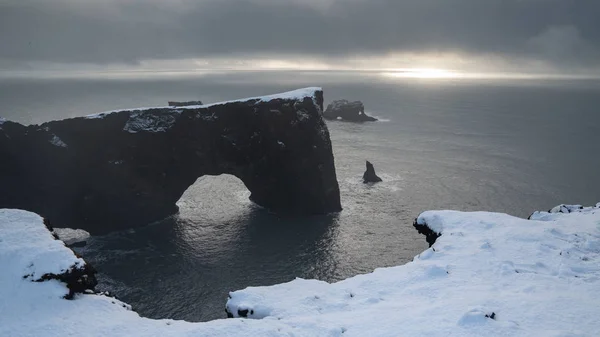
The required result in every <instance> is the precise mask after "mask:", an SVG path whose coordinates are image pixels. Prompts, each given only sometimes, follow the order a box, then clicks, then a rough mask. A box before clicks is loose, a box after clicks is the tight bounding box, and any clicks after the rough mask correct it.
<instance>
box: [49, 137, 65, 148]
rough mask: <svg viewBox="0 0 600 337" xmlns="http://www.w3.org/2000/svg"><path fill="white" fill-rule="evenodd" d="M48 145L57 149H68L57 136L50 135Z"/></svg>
mask: <svg viewBox="0 0 600 337" xmlns="http://www.w3.org/2000/svg"><path fill="white" fill-rule="evenodd" d="M50 144H52V145H54V146H58V147H68V146H67V144H65V142H63V141H62V140H61V139H60V138H58V136H57V135H52V138H51V139H50Z"/></svg>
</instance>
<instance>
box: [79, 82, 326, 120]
mask: <svg viewBox="0 0 600 337" xmlns="http://www.w3.org/2000/svg"><path fill="white" fill-rule="evenodd" d="M316 91H323V88H320V87H308V88H302V89H297V90H292V91H288V92H283V93H279V94H273V95H267V96H257V97H248V98H241V99H236V100H230V101H223V102H216V103H210V104H204V105H188V106H181V107H177V108H178V109H201V108H209V107H212V106H215V105H224V104H228V103H244V102H250V101H256V102H255V103H260V102H270V101H272V100H276V99H281V100H299V101H302V100H304V99H305V98H311V99H312V101H313V104H314V105H315V107H316V108H317V110H318V111H320V109H321V108H320V107H319V105H318V104H317V101H316V98H315V92H316ZM172 108H173V107H149V108H136V109H118V110H111V111H104V112H100V113H95V114H91V115H87V116H85V118H88V119H101V118H105V117H106V116H108V115H110V114H113V113H117V112H121V111H132V112H143V111H145V110H152V109H172ZM320 112H321V111H320ZM321 113H322V112H321Z"/></svg>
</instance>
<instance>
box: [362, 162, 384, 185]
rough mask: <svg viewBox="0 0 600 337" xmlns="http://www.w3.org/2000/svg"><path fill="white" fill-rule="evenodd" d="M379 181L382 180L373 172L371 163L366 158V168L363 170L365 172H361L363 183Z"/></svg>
mask: <svg viewBox="0 0 600 337" xmlns="http://www.w3.org/2000/svg"><path fill="white" fill-rule="evenodd" d="M380 181H382V180H381V178H379V177H378V176H377V174H375V168H374V167H373V164H371V162H369V161H368V160H367V170H366V171H365V174H363V183H365V184H366V183H378V182H380Z"/></svg>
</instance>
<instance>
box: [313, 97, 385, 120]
mask: <svg viewBox="0 0 600 337" xmlns="http://www.w3.org/2000/svg"><path fill="white" fill-rule="evenodd" d="M323 117H325V119H333V120H335V119H341V120H344V121H350V122H374V121H376V120H377V118H375V117H371V116H367V114H365V105H364V104H363V103H362V102H361V101H354V102H349V101H348V100H345V99H340V100H336V101H333V102H331V103H330V104H329V105H328V106H327V109H325V112H324V113H323Z"/></svg>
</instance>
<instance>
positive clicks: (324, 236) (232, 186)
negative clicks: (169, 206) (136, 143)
mask: <svg viewBox="0 0 600 337" xmlns="http://www.w3.org/2000/svg"><path fill="white" fill-rule="evenodd" d="M244 189H245V186H244V185H243V183H242V182H241V181H239V180H238V179H237V178H235V177H232V176H227V175H223V176H220V177H204V178H201V179H200V180H199V181H198V182H197V183H196V184H194V185H193V186H192V187H191V188H190V189H189V190H188V191H187V192H186V194H185V195H184V197H183V198H182V201H181V202H180V214H178V215H177V216H173V217H170V218H168V219H165V220H164V221H161V222H159V223H155V224H152V225H150V226H146V227H142V228H137V229H132V230H126V231H122V232H117V233H111V234H109V235H105V236H101V237H94V238H93V239H92V240H91V241H90V242H89V244H88V246H86V247H84V248H81V249H79V252H80V253H81V254H82V255H84V256H85V257H86V259H88V260H89V261H92V263H94V265H95V266H96V267H97V269H98V270H99V271H100V273H101V275H100V283H101V286H100V289H107V290H111V291H113V292H115V293H117V294H118V295H119V296H120V297H121V298H122V299H124V300H126V301H128V302H130V303H132V304H134V307H135V309H136V310H137V311H139V312H140V313H141V314H143V315H145V316H149V317H174V318H178V319H188V320H193V321H197V320H208V319H214V318H221V317H224V311H223V307H224V303H225V300H226V298H227V293H228V292H229V291H231V290H235V289H239V288H244V287H246V286H249V285H266V284H275V283H280V282H286V281H290V280H292V279H294V278H295V277H296V276H302V277H307V278H308V277H310V278H319V279H325V280H334V279H336V268H337V264H338V262H337V261H336V255H335V254H334V253H333V252H332V250H333V246H334V245H335V244H336V237H337V235H338V234H337V229H338V225H337V219H338V216H337V215H336V214H331V215H325V216H312V217H293V218H288V217H280V216H278V215H275V214H272V213H270V212H268V211H267V210H264V209H262V208H260V207H257V206H255V205H253V204H251V203H250V202H248V201H244V202H239V199H240V198H241V194H245V193H244V192H245V191H244ZM246 200H247V199H246ZM125 271H127V272H125ZM115 279H117V280H119V281H118V282H117V281H115Z"/></svg>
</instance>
